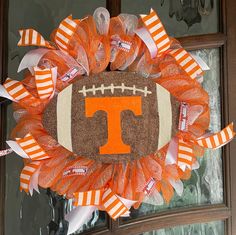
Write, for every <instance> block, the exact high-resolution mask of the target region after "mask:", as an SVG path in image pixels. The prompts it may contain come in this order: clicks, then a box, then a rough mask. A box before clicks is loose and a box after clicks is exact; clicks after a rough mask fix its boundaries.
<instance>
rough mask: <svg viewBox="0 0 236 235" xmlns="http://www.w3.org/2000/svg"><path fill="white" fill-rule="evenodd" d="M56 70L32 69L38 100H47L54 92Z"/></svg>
mask: <svg viewBox="0 0 236 235" xmlns="http://www.w3.org/2000/svg"><path fill="white" fill-rule="evenodd" d="M56 73H57V68H56V67H54V68H51V69H48V68H47V69H40V68H38V67H34V75H35V83H36V87H37V91H38V95H39V97H40V99H49V98H50V97H52V96H53V94H54V91H55V83H56Z"/></svg>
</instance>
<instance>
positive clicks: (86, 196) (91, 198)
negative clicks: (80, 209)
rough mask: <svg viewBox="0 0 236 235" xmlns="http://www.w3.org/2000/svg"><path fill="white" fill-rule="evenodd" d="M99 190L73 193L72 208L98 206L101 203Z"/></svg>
mask: <svg viewBox="0 0 236 235" xmlns="http://www.w3.org/2000/svg"><path fill="white" fill-rule="evenodd" d="M102 193H103V191H101V190H91V191H87V192H79V193H74V206H99V205H101V203H102Z"/></svg>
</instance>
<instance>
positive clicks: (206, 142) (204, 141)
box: [196, 123, 235, 149]
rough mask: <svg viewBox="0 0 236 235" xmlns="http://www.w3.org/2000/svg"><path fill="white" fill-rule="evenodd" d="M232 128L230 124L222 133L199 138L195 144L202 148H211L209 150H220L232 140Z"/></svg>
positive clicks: (233, 134) (233, 133)
mask: <svg viewBox="0 0 236 235" xmlns="http://www.w3.org/2000/svg"><path fill="white" fill-rule="evenodd" d="M233 128H234V126H233V123H230V124H229V125H228V126H227V127H225V128H224V129H223V130H222V131H220V132H218V133H216V134H213V135H211V136H208V137H205V138H200V139H198V140H196V143H197V144H198V145H200V146H202V147H204V148H211V149H217V148H220V147H222V146H224V145H225V144H227V143H228V142H230V141H231V140H232V139H233V138H234V136H235V132H234V130H233Z"/></svg>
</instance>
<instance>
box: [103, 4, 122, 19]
mask: <svg viewBox="0 0 236 235" xmlns="http://www.w3.org/2000/svg"><path fill="white" fill-rule="evenodd" d="M106 7H107V9H108V11H109V12H110V14H111V17H113V16H117V15H119V14H120V13H121V0H106Z"/></svg>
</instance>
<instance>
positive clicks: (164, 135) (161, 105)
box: [156, 84, 172, 149]
mask: <svg viewBox="0 0 236 235" xmlns="http://www.w3.org/2000/svg"><path fill="white" fill-rule="evenodd" d="M156 93H157V104H158V115H159V137H158V149H160V148H162V147H163V146H165V145H166V144H167V143H168V142H169V141H170V140H171V133H172V107H171V100H170V93H169V92H168V91H167V90H166V89H165V88H163V87H162V86H160V85H158V84H156Z"/></svg>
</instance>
